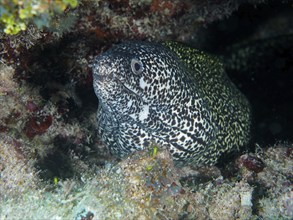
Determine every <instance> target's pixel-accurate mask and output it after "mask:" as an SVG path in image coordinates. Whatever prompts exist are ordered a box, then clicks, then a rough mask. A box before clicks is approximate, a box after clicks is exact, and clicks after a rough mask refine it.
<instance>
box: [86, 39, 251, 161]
mask: <svg viewBox="0 0 293 220" xmlns="http://www.w3.org/2000/svg"><path fill="white" fill-rule="evenodd" d="M92 68H93V86H94V90H95V93H96V95H97V97H98V100H99V109H98V112H97V129H98V135H100V137H101V139H102V141H103V142H104V144H105V145H106V146H107V147H108V148H109V149H110V151H111V152H112V153H113V154H115V155H117V156H119V157H124V156H126V155H128V154H129V153H131V152H134V151H137V150H142V149H144V148H146V147H147V146H149V145H151V144H153V143H155V144H157V145H158V146H164V147H167V148H168V149H169V151H170V153H171V154H172V156H173V159H174V161H178V162H184V163H185V162H188V163H193V164H196V165H204V164H206V165H212V164H215V163H216V162H217V160H218V159H219V157H220V156H221V155H222V154H224V153H227V152H231V151H233V150H239V148H241V147H243V146H244V145H246V144H247V143H248V141H249V139H250V123H251V110H250V105H249V103H248V101H247V100H246V98H245V97H244V95H243V94H241V93H240V91H239V90H238V89H237V88H236V87H235V85H234V84H233V83H232V82H231V81H230V79H229V78H228V77H227V75H226V73H225V70H224V68H223V65H222V63H221V62H220V60H219V59H217V58H216V57H214V56H212V55H208V54H206V53H204V52H201V51H198V50H196V49H193V48H190V47H187V46H184V45H181V44H179V43H176V42H166V43H163V44H159V43H152V42H143V41H128V42H124V43H121V44H118V45H115V46H114V47H112V48H111V49H110V50H108V51H106V52H105V53H103V54H101V55H99V56H97V57H95V58H94V61H93V65H92Z"/></svg>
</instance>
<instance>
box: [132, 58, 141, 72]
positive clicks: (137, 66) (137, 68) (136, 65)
mask: <svg viewBox="0 0 293 220" xmlns="http://www.w3.org/2000/svg"><path fill="white" fill-rule="evenodd" d="M131 70H132V72H133V73H134V74H140V73H141V72H142V71H143V65H142V62H141V61H140V60H138V59H136V58H133V59H132V60H131Z"/></svg>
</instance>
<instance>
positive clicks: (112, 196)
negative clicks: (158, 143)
mask: <svg viewBox="0 0 293 220" xmlns="http://www.w3.org/2000/svg"><path fill="white" fill-rule="evenodd" d="M2 144H3V143H2ZM4 144H5V145H7V144H9V143H7V142H6V143H4ZM5 147H8V146H5ZM150 152H152V149H147V150H144V151H140V152H136V153H135V154H133V155H131V156H130V157H129V158H127V159H126V160H124V161H121V162H120V163H118V164H116V165H113V164H110V163H108V164H107V165H105V167H104V168H102V169H99V170H98V172H96V174H95V175H93V173H91V172H92V171H93V170H88V171H86V172H84V173H83V176H82V177H81V178H79V179H68V180H62V181H59V182H58V183H55V186H51V188H52V189H51V190H48V189H46V188H43V189H42V188H41V189H40V186H38V187H37V186H36V185H34V183H35V182H36V181H38V179H37V178H36V173H35V172H32V173H31V175H30V176H23V177H24V178H26V179H27V180H28V181H27V182H26V183H25V184H26V185H25V186H22V187H23V188H24V189H26V190H24V191H21V193H22V196H21V197H20V198H17V199H16V198H15V197H7V196H6V197H4V198H3V197H2V198H1V199H2V201H3V202H2V203H1V206H0V217H1V219H10V218H11V217H13V218H16V219H17V218H19V217H22V218H27V219H39V218H46V219H120V218H127V219H182V218H184V219H257V218H264V219H290V217H291V216H292V208H293V204H292V165H293V164H292V146H283V145H278V146H274V147H271V148H267V149H265V150H264V151H263V152H262V154H263V155H262V158H264V161H263V163H264V164H265V168H264V169H263V170H262V171H260V172H254V171H253V170H250V169H247V168H246V167H243V166H241V165H239V169H238V171H237V172H236V173H234V174H233V177H231V178H225V177H224V176H223V174H222V173H221V171H219V170H218V171H217V177H215V178H213V179H209V180H204V181H202V182H201V183H197V184H193V187H196V188H194V189H192V187H190V186H189V187H188V186H186V183H187V182H188V181H187V179H185V180H182V177H183V176H185V177H187V176H189V177H188V179H189V181H190V180H192V179H193V180H196V179H198V178H201V176H202V175H203V172H202V173H201V172H200V170H199V171H196V170H193V172H190V171H186V170H185V171H182V170H181V169H178V168H176V167H174V165H173V161H172V159H171V156H170V154H169V152H168V151H167V150H163V149H159V150H158V152H157V153H155V154H153V153H150ZM3 156H5V155H3V153H2V154H1V158H2V157H3ZM254 156H255V157H257V156H259V155H258V154H255V155H254ZM241 157H243V156H241ZM281 158H282V159H281ZM236 161H237V160H236ZM237 164H238V163H237V162H236V167H237V166H238V165H237ZM20 165H22V164H21V162H20V161H19V162H18V166H16V167H15V168H13V169H15V170H16V171H17V172H18V175H20V173H19V171H18V170H17V169H18V167H19V166H20ZM10 169H11V168H10ZM217 169H218V168H215V167H214V168H206V169H205V172H204V175H210V174H212V173H214V172H215V170H217ZM194 172H197V173H198V175H197V176H196V175H191V174H192V173H193V174H194ZM212 175H213V174H212ZM235 178H237V181H235ZM1 180H2V181H5V182H6V181H8V180H7V179H6V176H5V175H4V176H1ZM276 180H277V181H276ZM13 184H14V185H16V184H17V185H20V184H21V183H13ZM31 184H33V187H32V186H31ZM28 187H29V188H28ZM47 187H49V186H47ZM264 189H265V192H263V190H264ZM18 190H19V189H18ZM20 204H21V205H20Z"/></svg>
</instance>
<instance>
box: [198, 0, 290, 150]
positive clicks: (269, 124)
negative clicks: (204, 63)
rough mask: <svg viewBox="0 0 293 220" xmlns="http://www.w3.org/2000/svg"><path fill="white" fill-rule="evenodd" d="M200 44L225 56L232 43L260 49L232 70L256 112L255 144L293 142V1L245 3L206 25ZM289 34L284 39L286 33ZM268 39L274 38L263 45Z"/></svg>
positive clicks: (236, 81) (236, 82) (254, 125)
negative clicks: (242, 64)
mask: <svg viewBox="0 0 293 220" xmlns="http://www.w3.org/2000/svg"><path fill="white" fill-rule="evenodd" d="M201 31H202V33H201V34H200V37H199V38H198V39H197V40H196V41H194V45H195V46H196V47H197V48H201V49H203V50H206V51H209V52H211V53H216V54H219V55H223V56H224V60H225V59H226V58H227V57H228V58H229V56H231V54H230V53H233V49H230V50H229V49H228V50H227V48H231V46H232V45H235V44H236V45H237V44H242V47H243V45H244V46H245V47H248V48H249V47H252V48H253V47H257V50H258V53H257V56H255V55H254V54H250V55H249V56H250V57H249V56H248V57H249V58H247V63H246V65H244V66H242V67H241V68H240V69H238V70H235V69H230V68H228V69H227V72H228V74H229V76H230V78H231V79H232V80H233V81H234V82H235V84H236V85H237V86H238V88H239V89H240V90H241V91H242V92H243V93H244V94H245V95H246V97H247V98H248V99H249V101H250V103H251V105H252V110H253V128H252V134H253V139H252V143H258V144H261V145H263V144H270V145H272V144H274V143H276V141H290V142H292V141H293V8H292V2H291V3H290V2H287V3H280V2H277V1H273V2H270V3H268V4H262V5H258V6H257V7H255V6H252V5H243V6H241V7H240V8H239V10H238V11H236V12H235V13H234V14H233V15H232V16H231V17H229V18H228V19H225V20H222V21H218V22H215V23H213V24H211V25H209V26H208V27H207V28H203V29H202V30H201ZM284 36H285V37H284ZM263 42H272V43H271V45H269V46H268V45H267V43H266V44H265V45H263ZM238 48H241V45H240V46H238Z"/></svg>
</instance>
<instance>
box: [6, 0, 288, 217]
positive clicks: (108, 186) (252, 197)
mask: <svg viewBox="0 0 293 220" xmlns="http://www.w3.org/2000/svg"><path fill="white" fill-rule="evenodd" d="M0 2H1V5H0V10H1V11H0V13H1V18H2V19H3V18H4V17H3V16H2V15H3V14H2V13H3V11H2V9H3V3H7V2H9V1H5V0H2V1H0ZM10 2H11V4H20V3H22V2H36V1H10ZM10 2H9V3H10ZM39 2H52V3H56V2H57V1H39ZM59 2H60V3H61V2H62V3H63V4H64V5H68V4H70V2H76V1H67V0H63V1H59ZM262 2H263V1H262V0H254V1H252V0H250V1H230V0H219V1H202V0H196V1H189V0H185V1H168V0H160V1H158V0H137V1H135V0H106V1H101V0H92V1H86V0H83V1H79V4H78V6H77V7H76V8H75V9H72V8H73V7H74V6H75V5H71V6H72V8H70V7H68V8H64V7H62V8H61V9H62V11H61V13H59V14H58V15H55V16H53V17H52V19H51V20H50V23H48V25H45V26H46V27H45V26H44V27H41V26H42V25H40V26H38V25H37V23H36V22H35V21H37V18H38V16H39V15H40V14H38V15H32V17H25V18H24V19H27V20H25V21H22V20H15V21H14V22H18V24H19V25H20V24H21V22H24V23H25V25H26V30H19V32H18V33H17V34H15V35H9V34H7V33H8V32H7V31H6V32H7V33H5V32H4V28H5V27H4V25H5V24H2V25H3V26H1V27H2V28H3V31H1V33H0V102H1V106H0V219H43V218H46V219H83V220H85V219H87V220H89V219H113V218H114V219H119V218H120V219H122V218H123V219H127V218H128V219H138V218H140V219H152V218H153V219H168V218H169V219H259V218H263V219H291V218H292V216H293V211H292V210H293V204H292V201H293V199H292V197H293V195H292V178H293V177H292V166H293V165H292V161H293V158H292V144H289V143H288V144H284V143H278V144H276V145H275V146H271V147H267V148H261V149H258V150H257V151H256V152H255V151H250V152H248V153H245V154H243V155H242V156H239V157H238V158H236V159H235V158H230V160H229V161H230V162H227V161H226V162H225V163H224V165H219V166H217V167H216V166H214V167H202V168H194V167H185V168H178V167H175V166H174V165H173V162H172V160H171V159H170V155H169V154H168V152H167V151H165V150H164V149H160V148H159V149H158V153H156V152H155V150H154V149H152V148H151V149H147V150H146V151H142V152H137V153H135V154H133V155H131V156H130V157H129V158H127V159H125V160H123V161H117V159H116V158H113V157H111V156H110V155H109V153H108V151H107V149H105V148H104V146H103V145H102V144H101V143H100V141H99V138H98V137H97V136H96V131H95V126H96V122H95V120H96V109H97V107H98V101H97V99H96V97H95V96H94V92H93V89H92V76H91V71H90V67H89V65H90V62H91V59H92V58H93V56H95V55H96V54H99V53H102V52H103V51H105V50H106V49H108V48H109V47H110V46H111V45H112V44H113V43H116V42H119V41H123V40H126V39H134V38H135V39H148V40H154V41H160V40H178V41H182V42H186V43H189V42H197V41H198V39H199V38H198V36H199V31H202V30H203V29H205V27H207V26H209V25H211V23H213V22H216V21H220V20H221V19H223V18H226V17H228V16H230V15H231V14H232V13H233V12H236V11H237V9H238V7H239V6H240V5H243V4H245V3H251V4H252V5H254V6H256V5H258V4H260V3H262ZM18 9H25V7H24V6H21V7H20V8H17V9H16V8H15V7H14V8H13V10H17V12H15V11H11V10H10V9H5V10H6V11H7V12H9V13H10V15H11V14H14V15H15V16H19V15H20V14H19V12H18ZM46 9H48V10H49V8H46ZM39 12H42V11H39ZM45 13H47V14H50V13H49V11H46V12H45ZM27 16H30V15H27ZM17 19H18V18H17ZM20 19H21V18H20ZM35 19H36V20H35ZM34 20H35V21H34ZM2 21H3V20H2ZM7 21H8V20H7ZM287 23H288V24H289V23H290V22H287V20H286V17H281V18H280V19H279V20H278V24H283V25H284V28H283V29H285V30H286V31H285V32H287V31H289V32H290V33H292V30H291V29H288V28H287V26H288V24H287ZM7 24H8V23H7ZM275 24H276V23H275V21H274V20H273V19H272V20H270V22H269V23H268V24H267V25H266V29H269V31H265V33H268V32H270V29H271V27H274V26H276V25H275ZM290 24H291V23H290ZM277 26H278V30H277V32H280V29H282V25H277ZM13 27H14V28H16V27H17V26H13ZM22 27H24V26H23V25H22V26H20V27H19V28H20V29H23V28H22ZM229 27H230V26H229ZM7 30H10V31H11V33H12V32H13V31H15V30H17V28H16V29H15V30H13V29H7ZM14 33H15V32H14ZM265 33H264V31H262V30H260V29H259V30H258V31H257V32H256V33H255V34H254V37H253V38H256V39H258V38H257V37H258V36H260V35H261V36H263V35H265ZM209 37H211V35H205V37H204V38H205V39H206V40H207V42H208V39H209ZM236 37H237V36H236ZM221 41H223V39H221ZM198 42H199V41H198ZM285 49H286V48H285ZM287 49H288V48H287ZM288 50H289V49H288ZM289 52H290V51H289ZM289 52H288V53H289ZM285 55H286V54H285ZM281 66H282V67H283V65H281ZM286 67H287V69H288V70H290V68H291V67H290V66H289V65H288V64H286ZM282 70H283V69H282ZM264 73H267V72H266V71H264ZM290 88H292V87H290ZM269 97H271V96H269ZM289 110H290V109H289ZM289 132H290V130H288V133H289ZM262 147H264V146H262ZM252 152H255V153H252Z"/></svg>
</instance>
